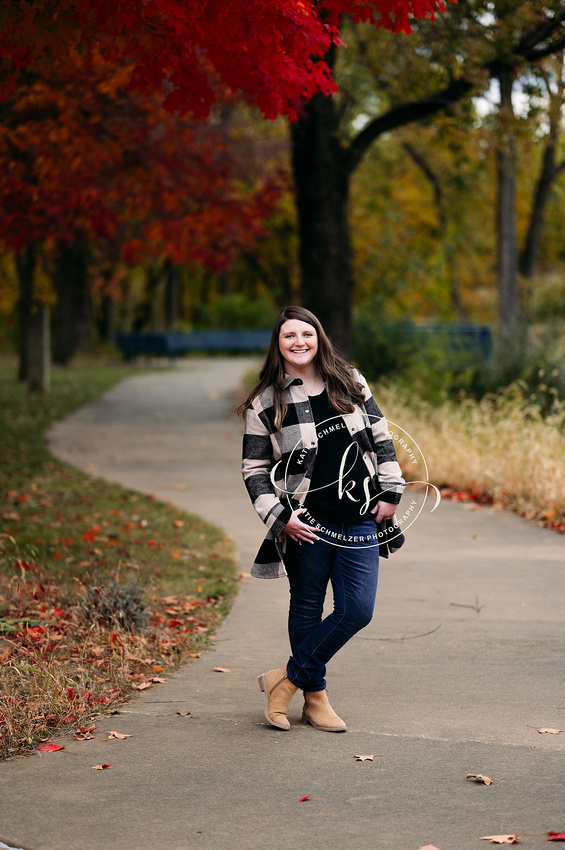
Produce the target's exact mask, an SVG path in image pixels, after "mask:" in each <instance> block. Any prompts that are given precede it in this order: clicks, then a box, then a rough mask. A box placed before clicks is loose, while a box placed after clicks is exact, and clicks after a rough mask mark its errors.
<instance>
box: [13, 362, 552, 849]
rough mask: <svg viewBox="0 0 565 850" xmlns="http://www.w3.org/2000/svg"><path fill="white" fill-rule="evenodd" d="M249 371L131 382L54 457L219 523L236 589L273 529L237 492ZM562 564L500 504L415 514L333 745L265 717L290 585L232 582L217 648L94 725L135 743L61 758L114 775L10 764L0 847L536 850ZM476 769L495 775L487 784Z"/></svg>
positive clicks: (542, 816)
mask: <svg viewBox="0 0 565 850" xmlns="http://www.w3.org/2000/svg"><path fill="white" fill-rule="evenodd" d="M248 365H249V363H248V362H247V361H243V360H227V359H226V360H222V359H210V360H194V361H190V362H188V363H184V364H183V365H182V366H179V368H177V369H176V370H174V371H171V372H162V373H161V372H160V373H157V374H151V375H144V376H140V377H135V378H132V379H129V380H127V381H126V382H124V383H122V384H121V385H120V386H118V387H116V388H115V389H113V390H111V391H110V392H109V393H107V394H106V395H105V396H104V397H103V398H102V399H100V400H99V401H97V402H95V403H94V404H91V405H88V406H87V407H86V408H83V409H82V410H81V411H79V412H78V413H76V414H74V415H73V416H71V417H69V418H68V419H67V420H65V421H64V422H62V423H59V424H58V425H56V426H55V427H54V428H53V429H52V430H51V432H50V434H49V444H50V447H51V450H52V451H53V452H54V454H56V455H57V456H58V457H60V458H62V459H63V460H66V461H68V462H70V463H72V464H74V465H76V466H78V467H80V468H82V469H87V470H89V471H90V472H92V473H93V474H95V475H99V476H103V477H105V478H108V479H110V480H112V481H116V482H118V483H121V484H124V485H127V486H129V487H134V488H137V489H139V490H142V491H146V492H151V493H154V494H155V495H156V496H158V497H161V498H165V499H167V500H170V501H174V502H175V503H176V504H178V505H179V506H180V507H182V508H185V509H186V510H189V511H193V512H195V513H198V514H200V515H201V516H203V517H204V518H205V519H208V520H211V521H212V522H215V523H216V524H218V525H220V526H222V527H223V528H224V529H225V530H226V531H227V533H228V534H229V535H230V536H231V537H232V538H233V539H234V540H235V542H236V544H237V549H238V553H239V557H240V560H241V569H242V571H243V572H247V571H248V569H249V565H250V563H251V560H252V558H253V555H254V554H255V551H256V549H257V548H258V545H259V543H260V541H261V539H262V536H263V526H262V524H261V523H260V521H259V520H258V519H257V517H256V516H255V515H254V513H253V510H252V508H251V505H250V503H249V501H248V498H247V495H246V493H245V490H244V488H243V484H242V483H241V479H240V475H239V457H240V444H241V424H240V423H239V422H238V421H237V420H236V419H235V418H234V417H233V415H232V414H231V409H232V406H233V399H232V394H231V391H232V389H233V387H234V386H235V384H236V383H237V381H238V380H239V377H240V375H241V373H242V372H243V371H244V370H245V368H247V367H248ZM416 437H417V435H416ZM431 476H432V480H433V470H431ZM178 485H184V486H186V487H188V489H187V490H185V491H183V490H178V489H171V487H173V486H177V487H178ZM564 568H565V538H564V537H562V536H559V535H557V534H555V533H552V532H550V531H547V530H544V529H540V528H537V527H536V526H534V525H533V524H531V523H529V522H526V521H525V520H521V519H519V518H517V517H515V516H513V515H511V514H508V513H506V512H503V511H493V510H491V509H490V508H480V509H476V510H466V509H465V506H462V505H459V504H455V503H451V502H448V503H442V504H441V506H440V507H439V508H438V510H437V511H436V512H435V513H433V514H430V513H429V512H428V510H427V508H426V509H425V510H424V512H423V513H422V515H421V517H420V519H419V520H418V521H417V522H416V523H415V525H414V526H413V527H412V528H411V529H410V531H409V534H408V539H407V543H406V546H405V547H404V549H403V550H402V551H401V552H399V553H397V554H396V555H395V556H394V557H393V558H391V559H390V560H389V561H385V562H383V563H382V567H381V576H380V586H379V592H378V595H377V607H376V612H375V617H374V620H373V622H372V623H371V625H370V626H369V627H367V629H365V630H364V631H363V632H362V633H361V634H360V635H358V636H357V637H356V638H355V639H353V640H352V641H351V642H350V643H349V644H348V645H347V647H346V648H345V649H344V650H342V652H341V653H339V655H338V656H337V657H336V658H335V659H334V660H333V661H332V662H331V663H330V666H329V669H328V679H329V685H330V693H331V700H332V703H333V704H334V707H335V708H336V709H337V711H338V713H339V714H341V715H342V716H343V717H344V718H345V719H346V720H347V722H348V725H349V730H350V731H348V732H347V733H345V734H339V735H336V734H333V735H332V734H328V733H323V732H318V731H316V730H314V729H313V728H311V727H308V726H304V725H302V724H301V723H300V707H301V703H300V699H299V696H298V695H297V696H296V698H295V700H294V701H293V703H292V704H291V709H290V711H289V717H290V719H291V722H292V724H293V728H292V730H291V732H289V733H287V732H281V731H277V730H275V729H272V728H270V727H268V726H266V725H265V723H264V722H263V716H262V712H263V702H262V695H261V694H260V693H259V690H258V689H257V682H256V677H257V675H258V674H259V673H261V672H263V671H264V670H267V669H270V668H271V667H275V666H279V665H280V664H283V663H284V661H285V659H286V657H287V655H288V642H287V638H286V628H285V627H286V623H285V620H286V610H287V601H288V588H287V584H286V581H285V580H283V579H280V580H276V581H258V580H255V579H244V580H243V582H242V587H241V590H240V594H239V596H238V599H237V600H236V603H235V605H234V608H233V610H232V613H231V614H230V616H229V618H228V619H227V620H226V622H225V623H224V625H223V627H222V629H221V630H220V632H219V633H218V635H217V640H216V645H215V649H213V650H211V651H210V652H208V653H206V655H205V656H204V657H203V658H201V659H198V660H197V661H195V662H193V663H192V664H190V665H188V666H187V667H185V668H184V669H183V670H182V671H180V673H178V674H177V675H176V676H174V677H172V678H170V679H169V682H168V684H167V685H166V686H163V687H159V688H155V689H151V690H150V691H149V692H145V693H144V694H143V695H140V696H139V697H138V698H136V699H135V700H133V701H132V702H131V703H130V704H129V705H127V706H125V710H124V711H123V712H122V713H121V714H120V715H119V716H117V717H112V718H111V720H110V719H108V720H107V721H101V722H100V724H99V725H100V727H101V728H102V729H106V728H107V729H108V730H109V729H118V731H121V732H123V733H126V734H131V735H133V737H132V738H128V739H127V740H126V741H116V740H111V741H106V742H99V741H90V742H85V743H82V744H78V743H75V744H72V745H71V743H70V742H69V741H66V744H67V747H68V749H70V750H72V751H75V752H76V751H80V753H81V754H85V755H87V757H88V759H89V760H90V761H91V762H95V763H109V764H112V769H111V770H105V771H92V770H90V769H89V767H88V765H87V764H86V763H85V761H83V760H82V759H80V758H74V757H72V756H68V755H64V754H58V753H54V754H50V753H46V754H42V755H41V756H40V755H34V756H32V757H30V758H25V759H16V760H13V761H11V762H7V763H4V764H3V765H2V766H1V767H0V839H2V840H3V841H4V842H6V843H8V844H11V845H14V846H17V847H25V848H31V850H61V848H66V850H99V848H116V850H140V848H141V850H149V848H151V850H153V848H159V850H161V848H163V850H166V848H172V850H185V849H186V848H193V847H202V848H228V847H229V848H275V850H278V848H291V847H306V848H359V849H360V850H365V848H377V850H417V848H420V847H421V846H422V845H425V844H427V843H428V842H431V843H433V844H434V845H435V846H436V847H438V848H440V850H473V848H477V850H478V848H480V847H486V846H491V845H488V844H487V842H484V841H481V840H480V838H481V836H485V835H493V834H494V835H496V834H508V833H518V834H522V835H523V834H525V833H528V834H529V837H524V838H522V839H521V840H520V844H521V845H523V846H524V847H528V848H542V847H548V846H549V845H548V844H547V843H546V842H545V839H546V837H547V836H546V835H543V834H542V835H537V836H533V835H532V834H533V833H544V832H546V831H547V830H556V831H565V758H564V749H565V732H564V733H563V734H561V735H554V734H545V733H544V734H540V733H538V732H537V731H536V729H535V728H529V727H546V728H554V729H564V730H565V693H564V690H565V687H564V686H565V668H564V649H565V623H564V616H563V607H564V599H565V569H564ZM477 600H478V603H477ZM462 606H463V607H462ZM475 608H477V609H480V610H475ZM216 666H220V667H227V668H229V669H230V670H231V671H232V672H231V673H229V674H218V673H213V672H210V671H211V669H212V667H216ZM179 709H181V710H186V711H190V712H191V714H190V716H188V717H183V716H180V715H176V714H175V711H177V710H179ZM63 740H64V739H63ZM356 754H363V755H365V754H373V755H374V756H375V758H374V761H372V762H371V761H364V762H358V761H355V759H354V756H355V755H356ZM468 773H476V774H484V775H488V776H491V777H494V778H497V779H498V778H499V777H504V778H503V779H502V780H501V781H500V782H495V783H493V784H492V785H490V786H489V787H487V786H484V785H477V784H474V783H471V782H469V781H466V775H467V774H468ZM307 795H310V798H309V799H308V800H307V801H305V802H300V798H301V797H305V796H307ZM0 846H2V845H1V844H0Z"/></svg>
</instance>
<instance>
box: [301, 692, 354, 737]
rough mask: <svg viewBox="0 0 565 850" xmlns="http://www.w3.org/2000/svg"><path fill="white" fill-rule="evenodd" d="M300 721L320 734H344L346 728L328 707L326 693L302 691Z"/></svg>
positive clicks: (329, 706) (328, 702)
mask: <svg viewBox="0 0 565 850" xmlns="http://www.w3.org/2000/svg"><path fill="white" fill-rule="evenodd" d="M302 720H304V722H305V723H310V725H311V726H313V727H314V728H315V729H321V730H322V732H346V731H347V726H346V725H345V723H344V721H343V720H342V719H341V717H338V716H337V714H336V713H335V711H334V710H333V708H332V707H331V705H330V701H329V699H328V695H327V693H326V691H304V708H303V709H302Z"/></svg>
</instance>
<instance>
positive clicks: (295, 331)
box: [279, 319, 318, 375]
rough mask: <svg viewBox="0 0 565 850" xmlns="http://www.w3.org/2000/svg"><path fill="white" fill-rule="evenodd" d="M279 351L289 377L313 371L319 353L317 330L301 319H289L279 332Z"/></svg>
mask: <svg viewBox="0 0 565 850" xmlns="http://www.w3.org/2000/svg"><path fill="white" fill-rule="evenodd" d="M279 350H280V353H281V355H282V358H283V360H284V362H285V370H286V372H288V374H289V375H294V374H298V373H299V372H307V371H311V370H312V363H313V361H314V357H315V356H316V353H317V351H318V334H317V333H316V328H315V327H313V325H309V324H308V323H307V322H302V321H300V319H287V321H286V322H284V323H283V324H282V325H281V329H280V331H279Z"/></svg>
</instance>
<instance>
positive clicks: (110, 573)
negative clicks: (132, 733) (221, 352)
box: [0, 357, 237, 758]
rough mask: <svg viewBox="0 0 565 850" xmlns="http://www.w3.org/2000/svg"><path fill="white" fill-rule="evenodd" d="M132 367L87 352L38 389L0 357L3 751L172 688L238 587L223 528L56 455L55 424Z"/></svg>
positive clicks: (84, 726) (80, 726)
mask: <svg viewBox="0 0 565 850" xmlns="http://www.w3.org/2000/svg"><path fill="white" fill-rule="evenodd" d="M135 374H139V371H138V370H136V369H132V368H131V367H123V366H119V365H115V364H112V363H107V362H103V361H100V360H94V359H89V360H86V359H79V360H77V363H76V364H75V365H73V366H71V367H69V368H67V369H65V370H56V371H54V373H53V378H52V390H51V393H50V395H49V396H45V397H41V396H28V395H27V394H26V391H25V388H23V387H22V386H21V385H18V384H16V383H15V380H14V375H15V361H14V359H13V358H10V357H0V444H1V445H2V454H1V456H0V482H1V485H0V487H1V490H0V492H1V497H0V499H1V500H0V758H6V757H11V756H14V755H17V754H21V753H24V752H26V751H31V750H33V749H34V748H35V747H37V746H38V745H40V744H43V743H44V742H45V741H47V740H48V739H49V738H50V737H51V736H52V735H54V734H55V733H57V732H59V731H61V730H69V729H70V730H74V731H75V734H78V735H84V734H89V733H88V729H89V728H90V726H91V725H92V723H91V721H92V718H93V717H95V716H96V714H97V713H100V712H103V711H106V710H108V709H110V708H112V707H115V706H116V705H117V704H119V703H121V702H123V701H124V700H126V699H127V698H128V696H129V695H131V694H132V693H133V692H134V690H141V689H145V688H149V687H160V686H162V684H163V683H164V682H165V681H166V679H165V678H164V677H165V676H166V675H167V673H168V672H171V671H173V670H174V669H176V668H177V667H178V666H179V665H180V664H182V663H183V662H186V661H187V660H189V659H190V658H191V657H194V656H198V655H199V654H200V653H201V652H202V651H203V650H204V649H205V647H206V646H207V645H208V644H209V643H210V639H211V637H212V635H213V633H214V631H215V629H216V628H217V626H218V625H219V623H220V622H221V620H222V619H223V617H224V616H225V615H226V614H227V613H228V611H229V609H230V606H231V603H232V601H233V598H234V596H235V594H236V592H237V575H236V563H235V561H234V558H233V552H232V545H231V543H230V542H229V541H228V540H227V539H226V538H225V536H224V535H223V534H222V533H221V532H220V530H219V529H217V528H216V527H215V526H212V525H209V524H208V523H205V522H203V521H202V520H201V519H200V518H198V517H196V516H193V515H191V514H187V513H185V512H183V511H181V510H180V509H179V508H177V507H176V506H175V505H172V504H166V503H164V502H160V501H158V500H156V499H154V498H153V497H152V496H149V495H144V494H141V493H137V492H135V491H132V490H128V489H125V488H123V487H120V486H118V485H113V484H109V483H108V482H105V481H102V480H98V479H93V478H90V477H88V476H87V475H86V474H85V473H83V472H80V471H78V470H76V469H73V468H71V467H69V466H67V465H65V464H63V463H61V462H59V461H58V460H56V459H55V458H53V457H52V456H51V455H50V454H49V452H48V451H47V448H46V446H45V441H44V436H43V435H44V433H45V430H46V429H47V428H48V427H49V425H50V424H51V423H52V422H54V421H56V420H58V419H60V418H63V417H64V416H66V415H68V414H69V413H71V412H72V411H73V410H75V409H77V408H79V407H81V406H82V405H83V404H86V403H87V402H88V401H91V400H93V399H95V398H97V397H98V396H99V395H100V394H101V393H103V392H105V391H106V390H107V389H109V388H110V387H111V386H113V385H114V384H116V383H117V382H118V381H120V380H122V379H123V378H126V377H129V376H131V375H135ZM81 730H82V731H81Z"/></svg>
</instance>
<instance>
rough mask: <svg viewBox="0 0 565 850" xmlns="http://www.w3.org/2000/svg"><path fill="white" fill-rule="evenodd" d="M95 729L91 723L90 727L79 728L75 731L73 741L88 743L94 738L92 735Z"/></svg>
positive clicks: (94, 724)
mask: <svg viewBox="0 0 565 850" xmlns="http://www.w3.org/2000/svg"><path fill="white" fill-rule="evenodd" d="M95 729H96V723H93V724H92V726H88V727H86V726H79V728H78V729H77V731H76V732H75V735H74V737H75V741H90V740H91V739H92V738H94V735H93V734H92V733H93V732H94V730H95Z"/></svg>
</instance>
